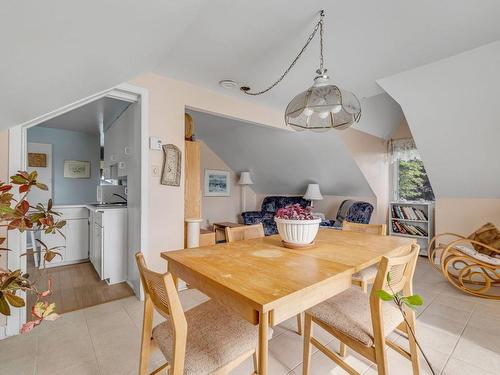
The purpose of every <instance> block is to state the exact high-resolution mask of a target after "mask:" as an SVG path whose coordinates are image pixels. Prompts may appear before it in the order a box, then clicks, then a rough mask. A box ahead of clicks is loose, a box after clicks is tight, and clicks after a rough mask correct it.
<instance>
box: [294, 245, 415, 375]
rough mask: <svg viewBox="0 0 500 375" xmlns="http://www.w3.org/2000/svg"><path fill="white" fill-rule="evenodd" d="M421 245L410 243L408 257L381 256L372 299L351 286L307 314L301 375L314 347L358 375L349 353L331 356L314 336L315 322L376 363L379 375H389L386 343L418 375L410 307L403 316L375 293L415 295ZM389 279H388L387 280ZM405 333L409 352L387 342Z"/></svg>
mask: <svg viewBox="0 0 500 375" xmlns="http://www.w3.org/2000/svg"><path fill="white" fill-rule="evenodd" d="M419 249H420V246H418V245H415V244H413V245H410V246H408V247H407V249H406V250H405V251H404V253H405V254H404V255H401V256H395V257H390V258H387V257H383V258H382V260H381V261H380V264H379V266H378V272H377V277H376V279H375V283H374V284H373V288H372V291H371V293H370V295H369V296H368V295H367V294H366V293H364V292H362V291H361V290H359V289H358V288H350V289H348V290H346V291H345V292H342V293H340V294H339V295H337V296H335V297H332V298H330V299H329V300H327V301H325V302H322V303H320V304H318V305H316V306H314V307H313V308H311V309H309V310H307V311H306V313H305V323H304V365H303V375H309V371H310V363H311V361H310V359H311V345H314V346H315V347H316V348H318V349H319V350H320V351H321V352H323V353H324V354H325V355H326V356H327V357H328V358H330V359H331V360H332V361H334V362H335V363H337V364H338V365H339V366H340V367H342V368H343V369H344V370H345V371H347V372H348V373H349V374H351V375H356V374H359V373H358V372H357V371H356V370H354V369H353V368H352V367H351V366H350V365H349V364H347V363H346V362H345V361H343V360H342V357H344V356H345V354H346V353H345V352H344V353H342V350H340V352H339V354H338V355H337V354H335V353H333V352H332V351H331V350H330V349H328V348H327V347H326V346H324V345H323V344H321V343H320V342H319V341H318V340H317V339H316V338H315V337H314V336H313V323H315V324H317V325H318V326H319V327H321V328H323V329H324V330H326V331H327V332H329V333H330V334H331V335H333V336H335V337H336V338H337V339H339V340H340V342H341V343H345V344H346V345H347V346H349V347H350V348H351V349H353V350H354V351H356V352H358V353H359V354H361V355H362V356H363V357H365V358H367V359H368V360H370V361H372V362H374V363H375V364H376V365H377V371H378V374H379V375H385V374H387V357H386V351H385V349H386V347H385V346H386V344H387V345H388V346H389V347H390V348H392V349H394V350H395V351H396V352H398V353H399V354H401V355H402V356H403V357H405V358H407V359H408V360H410V361H411V363H412V367H413V374H414V375H418V374H419V373H420V365H419V360H418V350H417V344H416V341H415V338H414V336H413V335H414V334H415V312H414V311H413V310H412V309H410V308H407V309H405V310H404V317H403V314H402V312H401V311H400V310H399V309H398V307H397V306H396V305H395V303H394V302H384V301H382V300H381V299H380V298H379V297H378V295H377V291H379V290H385V291H386V292H388V293H391V294H395V293H400V292H401V293H402V294H403V295H405V296H410V295H412V294H413V287H412V281H413V274H414V272H415V265H416V263H417V257H418V252H419ZM388 275H390V277H389V278H388ZM396 329H398V330H401V331H403V332H404V333H406V334H407V336H408V340H409V348H410V351H409V352H408V351H407V350H405V349H404V348H402V347H401V346H399V345H398V344H396V343H394V342H392V341H390V340H388V339H387V336H388V335H389V334H390V333H392V332H393V331H394V330H396Z"/></svg>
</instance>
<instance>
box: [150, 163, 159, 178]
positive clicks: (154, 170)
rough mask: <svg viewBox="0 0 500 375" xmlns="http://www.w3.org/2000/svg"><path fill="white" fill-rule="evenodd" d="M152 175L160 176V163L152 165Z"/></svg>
mask: <svg viewBox="0 0 500 375" xmlns="http://www.w3.org/2000/svg"><path fill="white" fill-rule="evenodd" d="M151 176H153V177H160V167H159V166H158V165H153V166H152V167H151Z"/></svg>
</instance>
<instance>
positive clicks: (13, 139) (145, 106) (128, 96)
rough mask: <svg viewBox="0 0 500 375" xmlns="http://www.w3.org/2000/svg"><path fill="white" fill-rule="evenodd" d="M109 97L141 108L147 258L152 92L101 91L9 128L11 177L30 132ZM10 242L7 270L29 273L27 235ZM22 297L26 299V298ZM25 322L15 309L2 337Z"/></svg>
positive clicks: (11, 236)
mask: <svg viewBox="0 0 500 375" xmlns="http://www.w3.org/2000/svg"><path fill="white" fill-rule="evenodd" d="M104 97H109V98H114V99H119V100H124V101H128V102H138V103H140V106H141V124H140V126H141V152H140V155H141V228H140V232H141V235H140V236H141V249H142V252H143V253H145V256H146V258H147V254H146V253H147V249H148V233H147V229H148V208H149V200H148V187H149V181H148V170H149V91H148V90H147V89H145V88H143V87H139V86H134V85H130V84H128V83H124V84H121V85H118V86H116V87H113V88H110V89H107V90H104V91H101V92H99V93H96V94H94V95H90V96H88V97H86V98H83V99H81V100H78V101H76V102H73V103H71V104H68V105H66V106H64V107H61V108H59V109H56V110H54V111H51V112H49V113H47V114H45V115H42V116H39V117H36V118H34V119H33V120H30V121H27V122H24V123H22V124H20V125H17V126H15V127H12V128H10V129H9V176H11V175H13V174H15V173H17V171H19V170H25V169H26V166H27V146H28V137H27V130H28V129H29V128H31V127H33V126H36V125H39V124H41V123H42V122H45V121H48V120H50V119H52V118H54V117H57V116H60V115H62V114H64V113H66V112H69V111H72V110H74V109H76V108H79V107H82V106H84V105H86V104H88V103H90V102H93V101H95V100H98V99H101V98H104ZM7 241H8V245H9V248H10V249H11V250H12V251H11V252H9V254H8V256H7V267H8V269H21V271H22V272H23V273H25V272H26V257H21V256H20V255H21V254H22V253H24V252H25V251H26V233H22V234H21V233H18V232H17V231H10V232H8V236H7ZM139 294H140V295H139V296H138V297H139V298H140V299H141V300H143V299H144V293H143V290H142V288H140V291H139ZM22 297H23V298H25V297H26V296H25V295H23V296H22ZM24 323H26V307H23V308H18V309H12V311H11V315H10V316H8V317H7V325H6V326H5V333H2V332H0V339H1V338H2V336H13V335H17V334H18V333H19V330H20V328H21V327H22V325H23V324H24Z"/></svg>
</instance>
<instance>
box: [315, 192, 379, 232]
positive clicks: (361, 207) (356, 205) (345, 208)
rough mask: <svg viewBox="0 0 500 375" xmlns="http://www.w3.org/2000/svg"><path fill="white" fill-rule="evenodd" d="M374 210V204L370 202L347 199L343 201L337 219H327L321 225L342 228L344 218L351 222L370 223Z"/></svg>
mask: <svg viewBox="0 0 500 375" xmlns="http://www.w3.org/2000/svg"><path fill="white" fill-rule="evenodd" d="M372 212H373V206H372V205H371V204H370V203H368V202H361V201H354V200H350V199H346V200H345V201H343V202H342V203H341V205H340V207H339V210H338V211H337V217H336V218H335V220H325V221H323V222H322V223H321V224H320V225H321V226H322V227H330V228H339V229H340V228H342V223H343V222H344V220H347V221H350V222H351V223H359V224H369V223H370V218H371V217H372Z"/></svg>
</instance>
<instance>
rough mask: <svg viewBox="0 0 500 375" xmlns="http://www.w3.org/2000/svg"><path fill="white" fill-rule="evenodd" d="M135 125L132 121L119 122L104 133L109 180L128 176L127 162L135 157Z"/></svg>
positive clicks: (106, 167)
mask: <svg viewBox="0 0 500 375" xmlns="http://www.w3.org/2000/svg"><path fill="white" fill-rule="evenodd" d="M133 125H134V123H133V122H131V121H119V120H118V121H117V122H116V123H114V124H113V125H111V127H110V128H109V129H108V130H106V131H105V132H104V171H105V176H106V177H107V178H112V179H116V178H120V177H125V176H127V175H128V169H127V164H128V163H127V161H128V160H129V158H130V157H131V156H132V155H133V147H132V144H133V141H134V139H133Z"/></svg>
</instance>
